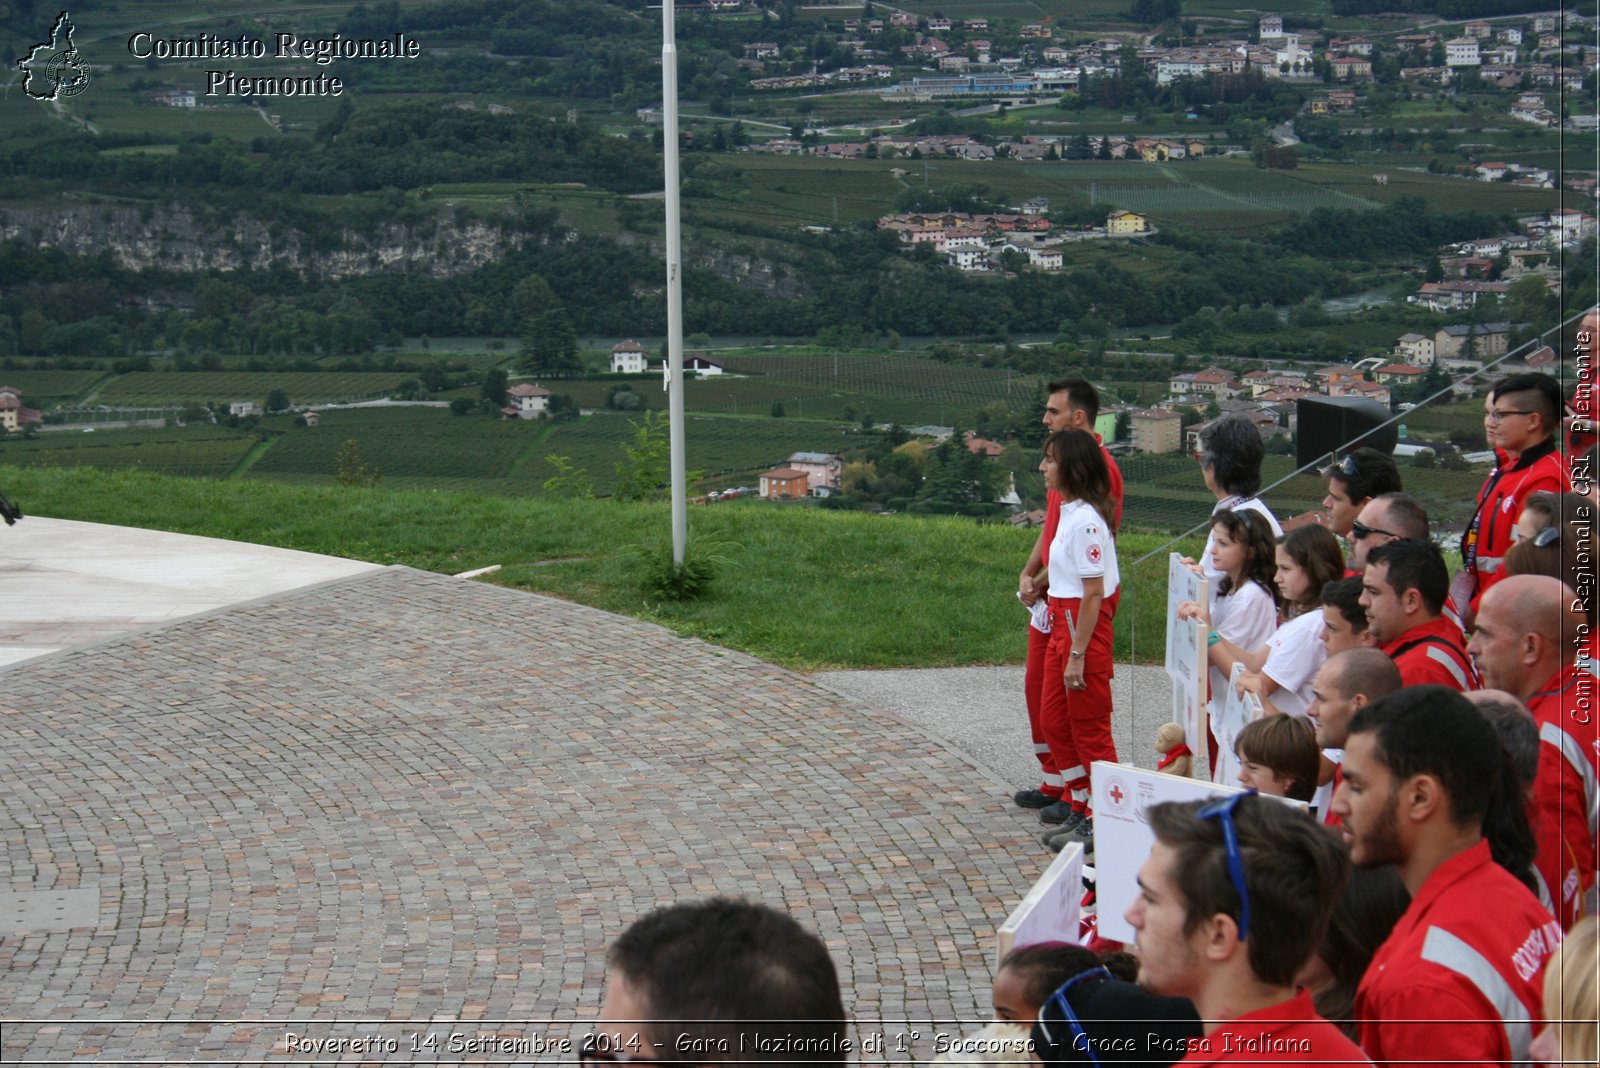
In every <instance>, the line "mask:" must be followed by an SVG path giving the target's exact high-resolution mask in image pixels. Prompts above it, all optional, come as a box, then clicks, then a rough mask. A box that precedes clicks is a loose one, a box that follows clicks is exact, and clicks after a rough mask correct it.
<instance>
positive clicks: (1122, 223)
mask: <svg viewBox="0 0 1600 1068" xmlns="http://www.w3.org/2000/svg"><path fill="white" fill-rule="evenodd" d="M1049 209H1050V204H1049V201H1048V200H1047V199H1045V198H1044V197H1034V198H1033V199H1032V200H1029V201H1028V202H1027V204H1025V205H1023V213H1022V214H1016V215H1010V214H981V215H974V214H969V213H967V212H963V211H947V212H939V213H936V214H935V213H920V212H912V213H908V214H899V215H884V216H882V217H881V218H879V219H878V229H880V230H890V231H893V232H894V233H896V234H897V235H898V236H899V239H900V244H901V245H903V246H905V247H907V248H915V247H916V246H918V245H927V246H929V247H931V248H932V249H933V251H934V252H935V253H937V254H940V255H943V256H944V257H945V260H946V262H947V263H948V264H949V265H950V266H952V267H954V268H956V269H957V270H960V271H990V270H994V269H995V268H996V266H997V265H998V264H999V263H1000V260H1001V256H1002V254H1003V253H1005V252H1007V251H1011V252H1016V253H1019V254H1021V255H1023V256H1026V257H1027V260H1028V265H1029V266H1030V267H1035V268H1038V269H1039V270H1043V271H1058V270H1060V269H1061V268H1062V267H1063V266H1064V265H1065V262H1066V254H1065V253H1064V252H1063V251H1062V247H1061V246H1063V245H1065V244H1067V243H1069V242H1072V241H1084V240H1090V239H1094V238H1105V237H1133V236H1138V235H1141V234H1148V233H1153V232H1154V231H1153V230H1152V229H1151V227H1150V221H1149V219H1147V218H1146V217H1145V216H1143V215H1140V214H1139V213H1137V212H1132V211H1113V212H1111V213H1110V214H1109V215H1107V216H1106V224H1105V226H1103V227H1100V226H1095V227H1089V228H1087V229H1082V230H1062V231H1057V232H1055V233H1054V234H1052V233H1051V231H1050V220H1049V219H1048V218H1047V217H1046V215H1045V212H1047V211H1049Z"/></svg>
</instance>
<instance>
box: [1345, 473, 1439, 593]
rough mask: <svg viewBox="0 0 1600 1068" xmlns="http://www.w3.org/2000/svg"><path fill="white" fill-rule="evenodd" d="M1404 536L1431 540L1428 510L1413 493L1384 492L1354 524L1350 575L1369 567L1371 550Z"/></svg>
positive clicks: (1366, 506)
mask: <svg viewBox="0 0 1600 1068" xmlns="http://www.w3.org/2000/svg"><path fill="white" fill-rule="evenodd" d="M1402 538H1412V539H1414V540H1416V541H1427V540H1428V538H1429V531H1428V512H1427V509H1425V508H1423V507H1422V502H1421V501H1419V500H1417V499H1416V498H1415V497H1413V496H1411V494H1409V493H1380V494H1379V495H1378V496H1376V497H1374V498H1372V500H1370V501H1368V502H1367V503H1366V505H1365V506H1363V507H1362V509H1361V512H1360V513H1359V514H1358V515H1357V516H1356V518H1355V521H1354V522H1352V523H1351V524H1350V559H1349V561H1348V562H1347V564H1346V566H1347V567H1348V568H1349V570H1348V571H1347V572H1346V574H1348V575H1352V576H1355V575H1360V574H1361V572H1362V571H1363V570H1364V569H1365V568H1366V566H1367V553H1369V552H1371V551H1372V550H1373V549H1376V548H1377V547H1378V546H1380V545H1387V544H1388V543H1389V542H1391V541H1399V540H1400V539H1402Z"/></svg>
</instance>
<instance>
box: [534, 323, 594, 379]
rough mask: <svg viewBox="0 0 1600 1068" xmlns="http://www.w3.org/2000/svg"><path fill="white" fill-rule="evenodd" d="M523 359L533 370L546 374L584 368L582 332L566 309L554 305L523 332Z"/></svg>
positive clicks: (575, 370) (573, 372)
mask: <svg viewBox="0 0 1600 1068" xmlns="http://www.w3.org/2000/svg"><path fill="white" fill-rule="evenodd" d="M522 360H523V363H524V365H526V366H527V367H528V369H529V370H533V371H538V372H540V373H541V374H546V375H568V374H575V373H577V372H578V371H581V370H583V361H582V360H580V359H579V357H578V332H577V331H576V330H574V329H573V327H572V320H571V319H570V318H569V317H568V316H567V311H566V309H565V308H561V307H555V308H551V309H549V310H547V311H544V312H541V313H540V314H539V315H537V316H535V317H534V319H533V321H532V322H531V323H530V324H529V325H528V329H527V331H526V332H525V333H524V334H523V339H522Z"/></svg>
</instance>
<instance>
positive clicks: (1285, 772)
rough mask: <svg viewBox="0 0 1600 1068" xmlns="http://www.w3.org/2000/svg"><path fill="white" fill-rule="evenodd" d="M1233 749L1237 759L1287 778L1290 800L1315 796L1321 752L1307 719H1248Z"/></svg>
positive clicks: (1272, 717) (1275, 717)
mask: <svg viewBox="0 0 1600 1068" xmlns="http://www.w3.org/2000/svg"><path fill="white" fill-rule="evenodd" d="M1234 749H1235V750H1236V751H1237V752H1238V754H1239V759H1240V760H1248V761H1250V762H1251V763H1252V764H1264V765H1265V766H1266V767H1267V769H1268V770H1269V771H1271V772H1272V773H1273V774H1274V775H1277V776H1278V777H1280V778H1284V779H1288V780H1289V791H1288V793H1289V796H1290V797H1291V798H1293V799H1294V800H1296V801H1310V800H1311V799H1312V798H1313V797H1315V796H1316V793H1317V774H1318V772H1319V771H1321V769H1322V761H1321V756H1322V754H1321V751H1320V750H1318V749H1317V735H1316V731H1315V730H1314V729H1313V728H1312V726H1311V722H1310V721H1309V720H1304V719H1300V718H1299V717H1297V716H1263V717H1262V718H1261V719H1255V720H1251V721H1250V722H1249V723H1246V724H1245V725H1244V730H1242V731H1240V732H1239V737H1238V739H1237V740H1236V741H1235V742H1234Z"/></svg>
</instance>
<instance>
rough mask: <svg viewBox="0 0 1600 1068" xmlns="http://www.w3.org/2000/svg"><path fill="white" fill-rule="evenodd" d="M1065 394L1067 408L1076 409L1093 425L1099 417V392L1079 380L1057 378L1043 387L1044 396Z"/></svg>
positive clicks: (1087, 383)
mask: <svg viewBox="0 0 1600 1068" xmlns="http://www.w3.org/2000/svg"><path fill="white" fill-rule="evenodd" d="M1061 392H1065V393H1066V395H1067V407H1069V408H1076V409H1078V410H1079V411H1080V412H1082V413H1083V414H1084V415H1086V416H1088V417H1089V422H1090V423H1093V422H1094V421H1095V420H1096V419H1097V418H1099V416H1100V391H1099V390H1098V389H1095V388H1094V385H1093V383H1090V382H1087V381H1085V380H1084V379H1081V378H1058V379H1056V380H1055V381H1054V382H1051V383H1050V384H1049V385H1048V386H1046V387H1045V396H1051V395H1053V394H1056V393H1061Z"/></svg>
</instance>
